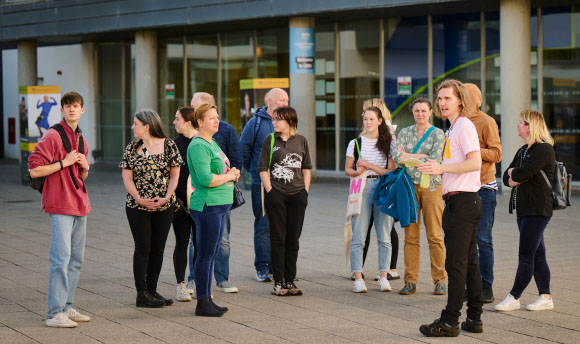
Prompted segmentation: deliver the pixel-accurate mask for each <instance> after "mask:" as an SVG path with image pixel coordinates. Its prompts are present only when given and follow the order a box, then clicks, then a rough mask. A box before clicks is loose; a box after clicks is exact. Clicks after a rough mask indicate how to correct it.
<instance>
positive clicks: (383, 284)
mask: <svg viewBox="0 0 580 344" xmlns="http://www.w3.org/2000/svg"><path fill="white" fill-rule="evenodd" d="M379 288H380V289H381V291H391V290H393V289H391V284H390V283H389V281H388V280H387V279H386V278H385V277H379Z"/></svg>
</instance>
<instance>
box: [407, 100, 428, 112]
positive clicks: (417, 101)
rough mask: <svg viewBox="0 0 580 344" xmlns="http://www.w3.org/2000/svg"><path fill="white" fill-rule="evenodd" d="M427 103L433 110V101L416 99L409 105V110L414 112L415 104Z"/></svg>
mask: <svg viewBox="0 0 580 344" xmlns="http://www.w3.org/2000/svg"><path fill="white" fill-rule="evenodd" d="M419 103H425V104H427V106H428V107H429V110H433V105H431V101H430V100H429V99H427V98H415V99H413V101H412V102H411V103H409V110H411V111H413V106H415V104H419Z"/></svg>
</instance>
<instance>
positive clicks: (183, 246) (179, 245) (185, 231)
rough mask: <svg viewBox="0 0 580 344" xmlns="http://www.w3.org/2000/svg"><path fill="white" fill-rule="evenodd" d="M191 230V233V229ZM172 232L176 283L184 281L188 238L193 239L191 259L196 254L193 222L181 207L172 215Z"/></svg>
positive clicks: (194, 257)
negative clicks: (173, 235)
mask: <svg viewBox="0 0 580 344" xmlns="http://www.w3.org/2000/svg"><path fill="white" fill-rule="evenodd" d="M192 230H193V235H191V231H192ZM173 232H174V233H175V249H174V250H173V268H174V269H175V279H176V280H177V283H181V282H184V281H185V270H186V269H187V249H188V247H189V238H190V237H191V239H192V241H193V261H194V262H195V259H196V256H197V243H196V240H195V223H194V222H193V220H192V219H191V217H190V216H189V214H187V213H186V212H185V211H183V209H181V208H179V209H177V210H176V211H175V215H173Z"/></svg>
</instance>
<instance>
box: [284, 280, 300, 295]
mask: <svg viewBox="0 0 580 344" xmlns="http://www.w3.org/2000/svg"><path fill="white" fill-rule="evenodd" d="M286 289H288V293H289V294H290V295H293V296H298V295H302V290H300V288H298V287H297V286H296V284H294V281H288V282H286Z"/></svg>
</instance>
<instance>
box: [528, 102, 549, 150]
mask: <svg viewBox="0 0 580 344" xmlns="http://www.w3.org/2000/svg"><path fill="white" fill-rule="evenodd" d="M520 118H521V119H523V120H524V122H525V123H526V125H528V127H529V128H530V135H529V136H528V139H527V140H526V143H527V144H528V146H531V145H533V144H534V143H549V144H551V145H552V146H553V145H554V139H553V138H552V135H550V132H549V131H548V127H547V126H546V121H544V115H542V113H541V112H539V111H534V110H523V111H521V112H520Z"/></svg>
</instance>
